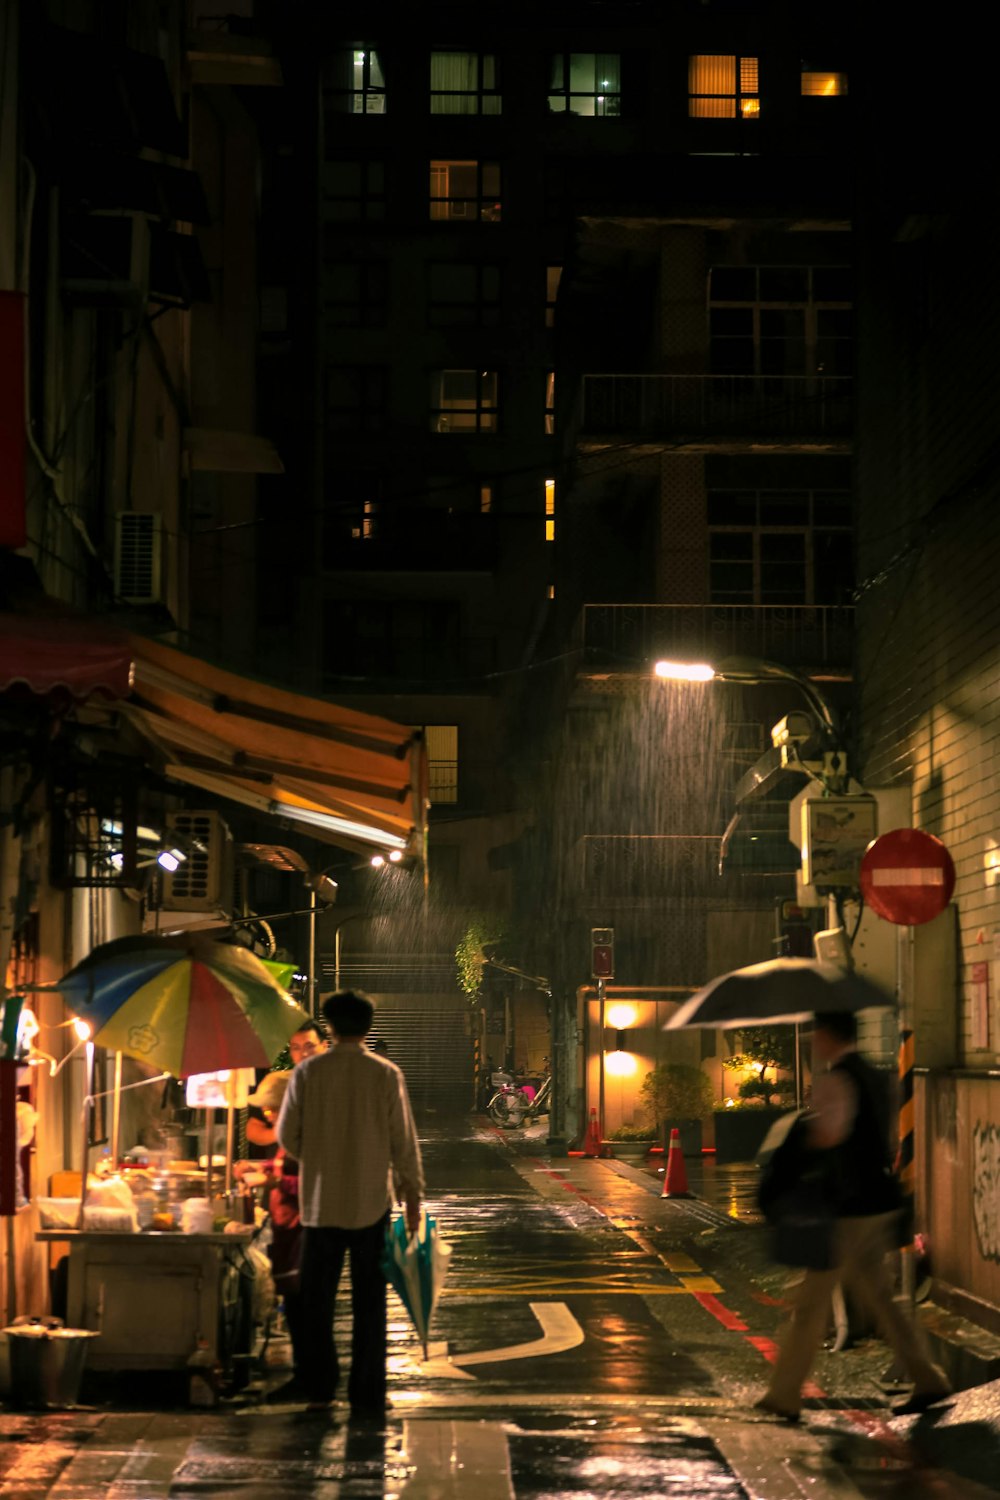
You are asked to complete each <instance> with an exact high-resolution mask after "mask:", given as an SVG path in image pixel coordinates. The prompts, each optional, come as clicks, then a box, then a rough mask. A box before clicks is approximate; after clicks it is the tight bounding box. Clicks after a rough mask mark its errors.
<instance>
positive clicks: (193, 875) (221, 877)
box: [163, 809, 233, 915]
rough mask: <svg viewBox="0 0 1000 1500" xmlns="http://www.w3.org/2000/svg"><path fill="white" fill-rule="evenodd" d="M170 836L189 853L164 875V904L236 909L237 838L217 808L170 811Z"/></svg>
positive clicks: (172, 907) (178, 907)
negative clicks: (234, 881)
mask: <svg viewBox="0 0 1000 1500" xmlns="http://www.w3.org/2000/svg"><path fill="white" fill-rule="evenodd" d="M167 829H168V833H169V836H170V838H172V839H174V840H176V843H177V847H178V848H180V849H182V850H183V851H184V853H185V854H186V855H187V858H186V859H185V860H182V862H181V863H180V864H179V865H178V866H177V869H176V870H172V871H170V872H169V873H168V874H165V875H164V877H163V906H164V908H165V909H168V910H172V911H211V912H224V913H225V914H227V915H230V914H231V913H232V908H233V839H232V834H231V833H230V832H229V829H228V827H227V826H226V824H225V823H224V822H223V820H222V818H221V817H220V815H219V814H218V813H217V812H191V811H189V810H188V809H185V810H184V811H183V812H175V813H168V815H167Z"/></svg>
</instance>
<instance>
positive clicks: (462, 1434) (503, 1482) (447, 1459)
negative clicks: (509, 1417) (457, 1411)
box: [399, 1419, 514, 1500]
mask: <svg viewBox="0 0 1000 1500" xmlns="http://www.w3.org/2000/svg"><path fill="white" fill-rule="evenodd" d="M401 1457H402V1459H403V1461H404V1462H405V1463H406V1464H408V1465H412V1466H413V1473H412V1474H411V1475H410V1477H409V1478H408V1479H407V1480H406V1482H405V1483H404V1484H403V1486H402V1488H401V1490H400V1491H399V1493H400V1496H401V1497H403V1500H462V1497H464V1496H471V1495H474V1496H475V1500H514V1481H513V1478H512V1476H511V1472H510V1449H509V1447H508V1444H507V1434H506V1432H505V1431H504V1429H503V1426H502V1424H501V1423H499V1422H462V1421H456V1422H441V1421H433V1420H432V1421H428V1420H426V1419H424V1420H423V1421H417V1422H409V1421H407V1422H404V1423H403V1452H402V1455H401Z"/></svg>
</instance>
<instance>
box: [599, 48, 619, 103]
mask: <svg viewBox="0 0 1000 1500" xmlns="http://www.w3.org/2000/svg"><path fill="white" fill-rule="evenodd" d="M618 76H619V58H618V54H617V52H599V53H598V55H597V92H598V93H599V94H617V93H618V92H619V87H620V86H619V82H618Z"/></svg>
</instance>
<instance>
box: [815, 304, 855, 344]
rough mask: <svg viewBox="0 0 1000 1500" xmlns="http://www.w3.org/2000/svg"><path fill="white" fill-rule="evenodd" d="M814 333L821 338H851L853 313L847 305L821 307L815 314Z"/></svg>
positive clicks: (852, 333) (852, 335) (852, 334)
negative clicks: (841, 306) (842, 306)
mask: <svg viewBox="0 0 1000 1500" xmlns="http://www.w3.org/2000/svg"><path fill="white" fill-rule="evenodd" d="M816 333H817V335H818V337H819V338H821V339H832V338H837V339H849V338H853V337H854V313H853V312H852V311H851V309H850V308H847V307H845V308H837V309H834V308H828V307H821V308H820V309H819V311H818V312H817V314H816Z"/></svg>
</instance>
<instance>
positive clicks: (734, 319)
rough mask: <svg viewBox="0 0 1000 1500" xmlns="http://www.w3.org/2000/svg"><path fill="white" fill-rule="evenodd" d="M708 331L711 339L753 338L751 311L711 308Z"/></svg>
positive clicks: (736, 308) (733, 308)
mask: <svg viewBox="0 0 1000 1500" xmlns="http://www.w3.org/2000/svg"><path fill="white" fill-rule="evenodd" d="M709 330H710V332H711V334H712V337H713V338H717V337H723V338H733V337H735V336H739V337H742V338H753V309H752V308H749V307H713V308H712V310H711V312H710V313H709Z"/></svg>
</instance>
